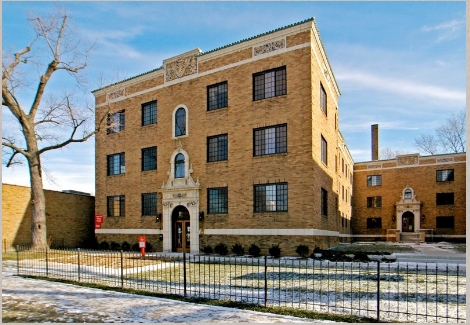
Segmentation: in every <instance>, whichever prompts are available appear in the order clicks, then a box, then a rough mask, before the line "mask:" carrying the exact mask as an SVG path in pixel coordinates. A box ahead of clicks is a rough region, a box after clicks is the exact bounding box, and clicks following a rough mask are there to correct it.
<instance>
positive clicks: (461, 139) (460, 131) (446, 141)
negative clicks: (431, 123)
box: [415, 110, 466, 155]
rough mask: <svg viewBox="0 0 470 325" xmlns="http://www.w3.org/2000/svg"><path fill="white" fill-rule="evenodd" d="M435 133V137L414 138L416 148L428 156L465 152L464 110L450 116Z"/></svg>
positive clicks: (422, 136) (426, 135)
mask: <svg viewBox="0 0 470 325" xmlns="http://www.w3.org/2000/svg"><path fill="white" fill-rule="evenodd" d="M435 131H436V136H433V135H429V134H421V136H420V137H419V138H416V139H415V145H416V147H418V149H420V150H422V151H424V152H425V153H428V154H430V155H435V154H442V153H459V152H465V147H466V140H465V139H466V138H465V136H466V134H465V132H466V131H465V110H462V111H461V112H459V113H456V114H451V115H450V116H449V118H447V120H446V122H445V123H444V124H443V125H441V126H439V127H437V128H436V129H435Z"/></svg>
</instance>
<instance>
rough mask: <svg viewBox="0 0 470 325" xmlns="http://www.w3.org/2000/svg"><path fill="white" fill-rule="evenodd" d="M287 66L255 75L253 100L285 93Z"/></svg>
mask: <svg viewBox="0 0 470 325" xmlns="http://www.w3.org/2000/svg"><path fill="white" fill-rule="evenodd" d="M286 84H287V82H286V67H281V68H277V69H272V70H267V71H263V72H260V73H255V74H254V75H253V100H260V99H265V98H271V97H275V96H281V95H285V94H286V92H287V90H286V89H287V86H286Z"/></svg>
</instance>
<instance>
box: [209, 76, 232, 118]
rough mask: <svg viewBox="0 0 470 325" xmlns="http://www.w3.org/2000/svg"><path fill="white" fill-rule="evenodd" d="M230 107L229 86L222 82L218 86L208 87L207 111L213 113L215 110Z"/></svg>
mask: <svg viewBox="0 0 470 325" xmlns="http://www.w3.org/2000/svg"><path fill="white" fill-rule="evenodd" d="M227 106H228V84H227V82H226V81H225V82H222V83H219V84H216V85H212V86H208V87H207V110H208V111H213V110H215V109H219V108H223V107H227Z"/></svg>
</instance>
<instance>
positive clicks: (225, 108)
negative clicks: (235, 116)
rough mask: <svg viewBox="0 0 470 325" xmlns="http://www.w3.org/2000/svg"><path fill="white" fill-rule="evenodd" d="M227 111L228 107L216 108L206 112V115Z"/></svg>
mask: <svg viewBox="0 0 470 325" xmlns="http://www.w3.org/2000/svg"><path fill="white" fill-rule="evenodd" d="M226 110H228V106H226V107H221V108H215V109H211V110H206V113H208V114H210V113H213V112H220V111H226Z"/></svg>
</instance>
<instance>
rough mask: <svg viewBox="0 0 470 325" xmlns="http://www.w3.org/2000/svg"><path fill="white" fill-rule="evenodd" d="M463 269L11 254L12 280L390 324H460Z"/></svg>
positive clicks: (71, 252)
mask: <svg viewBox="0 0 470 325" xmlns="http://www.w3.org/2000/svg"><path fill="white" fill-rule="evenodd" d="M465 269H466V267H465V266H464V265H458V264H437V263H429V264H427V263H396V262H395V263H381V262H369V263H359V262H329V261H317V260H311V259H308V260H307V259H294V258H291V259H287V258H280V259H274V258H270V257H259V258H255V257H235V256H214V255H193V254H184V253H183V254H164V253H151V254H148V255H147V256H145V257H142V256H141V255H140V253H136V252H123V251H92V250H83V249H67V250H65V249H64V250H51V249H48V250H34V251H33V250H28V249H26V248H21V247H18V248H17V273H18V274H19V275H32V276H41V277H49V278H57V279H64V280H73V281H79V282H82V283H96V284H103V285H106V286H110V287H120V288H133V289H138V290H144V291H149V292H154V293H163V294H174V295H180V296H184V297H192V298H207V299H220V300H231V301H238V302H243V303H248V304H257V305H263V306H280V307H291V308H300V309H305V310H311V311H316V312H325V313H335V314H347V315H355V316H359V317H368V318H375V319H377V320H378V321H392V322H394V321H397V322H439V323H448V322H466V272H465V271H466V270H465Z"/></svg>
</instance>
